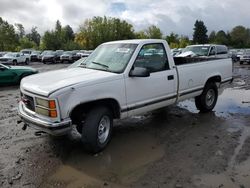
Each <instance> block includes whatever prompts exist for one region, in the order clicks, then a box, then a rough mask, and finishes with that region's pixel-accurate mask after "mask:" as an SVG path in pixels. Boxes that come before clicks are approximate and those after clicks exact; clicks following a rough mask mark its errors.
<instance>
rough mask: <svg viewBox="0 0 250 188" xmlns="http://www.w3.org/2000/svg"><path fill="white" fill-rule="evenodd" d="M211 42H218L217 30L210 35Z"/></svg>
mask: <svg viewBox="0 0 250 188" xmlns="http://www.w3.org/2000/svg"><path fill="white" fill-rule="evenodd" d="M208 40H209V43H215V42H216V32H215V31H212V32H211V33H210V35H209V38H208Z"/></svg>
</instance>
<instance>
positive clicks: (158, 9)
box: [0, 0, 250, 36]
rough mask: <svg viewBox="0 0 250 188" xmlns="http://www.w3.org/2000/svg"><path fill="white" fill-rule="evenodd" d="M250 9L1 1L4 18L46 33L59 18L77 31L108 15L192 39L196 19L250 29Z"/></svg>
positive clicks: (180, 0) (89, 0)
mask: <svg viewBox="0 0 250 188" xmlns="http://www.w3.org/2000/svg"><path fill="white" fill-rule="evenodd" d="M249 8H250V1H249V0H224V1H218V0H199V1H197V0H156V1H154V0H0V17H2V18H3V19H5V20H7V21H8V22H9V23H12V24H14V23H21V24H23V25H24V27H25V29H26V30H28V31H29V30H30V29H31V27H32V26H37V27H38V31H39V32H41V33H42V32H44V31H45V30H48V29H53V28H54V25H55V21H56V20H58V19H59V20H60V21H61V23H62V25H67V24H69V25H70V26H71V27H72V28H73V29H74V31H77V30H78V28H79V25H80V24H82V23H83V22H84V20H85V19H86V18H92V17H93V16H104V15H106V16H112V17H119V18H121V19H125V20H127V21H128V22H129V23H132V24H133V26H134V28H135V30H136V31H138V30H142V29H145V28H147V27H148V26H150V25H152V24H154V25H156V26H157V27H159V28H160V29H161V30H162V32H163V34H164V35H165V34H169V33H170V32H172V31H173V32H175V33H178V34H180V35H188V36H192V33H193V25H194V22H195V20H196V19H199V20H203V21H204V23H205V25H206V26H207V28H208V30H209V31H211V30H216V31H218V30H221V29H222V30H225V31H227V30H231V29H232V28H233V27H234V26H237V25H243V26H245V27H250V10H249Z"/></svg>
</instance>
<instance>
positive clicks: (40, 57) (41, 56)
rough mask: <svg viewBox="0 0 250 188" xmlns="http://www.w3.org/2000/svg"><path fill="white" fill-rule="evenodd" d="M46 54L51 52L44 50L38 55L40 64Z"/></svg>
mask: <svg viewBox="0 0 250 188" xmlns="http://www.w3.org/2000/svg"><path fill="white" fill-rule="evenodd" d="M48 52H53V51H52V50H44V51H43V52H42V53H41V54H40V55H38V56H37V57H38V61H40V62H42V58H43V56H44V55H46V54H47V53H48Z"/></svg>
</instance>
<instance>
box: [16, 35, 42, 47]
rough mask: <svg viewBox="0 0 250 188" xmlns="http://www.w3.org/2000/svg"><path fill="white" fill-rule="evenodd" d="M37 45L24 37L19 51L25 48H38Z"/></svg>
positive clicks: (20, 41)
mask: <svg viewBox="0 0 250 188" xmlns="http://www.w3.org/2000/svg"><path fill="white" fill-rule="evenodd" d="M36 47H37V45H36V43H35V42H34V41H30V40H29V39H28V38H27V37H23V38H21V39H20V40H19V47H18V48H19V50H21V49H25V48H36Z"/></svg>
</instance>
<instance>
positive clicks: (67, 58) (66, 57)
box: [60, 51, 73, 63]
mask: <svg viewBox="0 0 250 188" xmlns="http://www.w3.org/2000/svg"><path fill="white" fill-rule="evenodd" d="M60 62H61V63H64V62H69V63H72V62H73V52H72V51H66V52H63V54H62V55H61V56H60Z"/></svg>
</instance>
